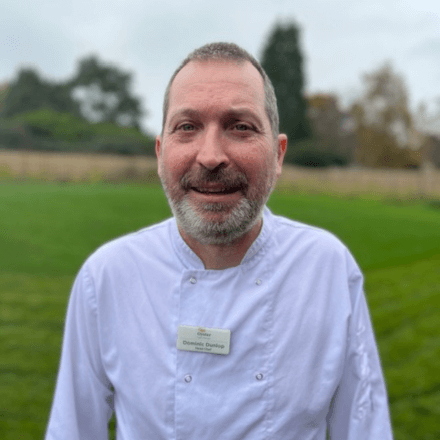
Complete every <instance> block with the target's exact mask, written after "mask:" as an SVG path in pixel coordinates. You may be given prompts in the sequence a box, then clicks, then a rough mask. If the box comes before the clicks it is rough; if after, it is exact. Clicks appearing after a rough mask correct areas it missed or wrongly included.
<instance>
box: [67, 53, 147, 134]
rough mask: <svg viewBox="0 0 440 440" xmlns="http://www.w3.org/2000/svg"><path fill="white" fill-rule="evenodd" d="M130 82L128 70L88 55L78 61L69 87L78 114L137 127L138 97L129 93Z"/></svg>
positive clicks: (100, 120) (95, 119)
mask: <svg viewBox="0 0 440 440" xmlns="http://www.w3.org/2000/svg"><path fill="white" fill-rule="evenodd" d="M131 81H132V77H131V74H130V73H126V72H123V71H121V70H119V69H118V68H116V67H114V66H111V65H107V64H104V63H102V62H101V61H100V60H98V58H97V57H95V56H90V57H88V58H84V59H82V60H80V62H79V64H78V70H77V73H76V75H75V76H74V78H73V79H72V81H71V83H70V87H71V91H72V96H73V98H74V99H75V100H76V102H77V103H78V104H79V106H80V109H81V110H80V111H81V114H82V116H83V117H85V118H86V119H88V120H89V121H91V122H111V123H117V124H119V125H123V126H127V127H136V128H139V124H140V118H141V116H142V114H143V111H142V110H141V103H140V100H139V99H138V98H136V97H134V96H132V94H131V92H130V87H131Z"/></svg>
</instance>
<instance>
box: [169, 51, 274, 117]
mask: <svg viewBox="0 0 440 440" xmlns="http://www.w3.org/2000/svg"><path fill="white" fill-rule="evenodd" d="M188 99H190V100H191V101H192V102H193V103H196V104H197V105H200V106H201V107H202V108H203V107H205V108H206V107H211V106H213V107H217V106H218V105H222V104H223V105H228V106H244V107H249V108H252V109H253V110H254V111H257V112H258V113H261V112H264V111H265V110H264V87H263V79H262V78H261V75H260V73H259V72H258V70H257V69H255V67H254V66H253V65H252V64H251V63H249V62H243V63H235V62H230V61H227V62H225V61H222V60H219V61H203V62H199V61H197V62H190V63H188V64H187V65H186V66H185V67H184V68H183V69H182V70H181V71H180V72H179V73H178V75H177V76H176V78H175V79H174V82H173V84H172V86H171V90H170V101H169V102H170V112H169V113H170V115H169V117H170V118H172V115H173V114H175V113H176V112H178V111H179V109H181V108H182V107H187V106H188Z"/></svg>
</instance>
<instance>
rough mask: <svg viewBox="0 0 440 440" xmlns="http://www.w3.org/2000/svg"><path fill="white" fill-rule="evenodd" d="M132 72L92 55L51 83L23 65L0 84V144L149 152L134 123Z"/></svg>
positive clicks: (147, 138)
mask: <svg viewBox="0 0 440 440" xmlns="http://www.w3.org/2000/svg"><path fill="white" fill-rule="evenodd" d="M131 84H132V74H131V73H127V72H124V71H123V70H121V69H119V68H117V67H115V66H112V65H110V64H106V63H104V62H102V61H101V60H99V59H98V58H97V57H96V56H90V57H86V58H84V59H82V60H80V61H79V63H78V66H77V70H76V72H75V74H74V75H73V77H72V78H70V79H68V80H66V81H64V82H59V83H56V82H51V81H48V80H46V79H44V78H42V77H41V76H40V75H39V73H38V72H37V71H36V70H35V69H31V68H24V69H21V70H20V71H19V72H18V75H17V78H16V79H15V80H14V81H12V83H11V84H9V85H8V86H7V87H3V89H0V146H3V147H6V148H13V149H27V150H41V151H81V152H102V153H117V154H150V155H151V154H154V139H153V137H152V136H151V135H148V134H145V133H143V132H142V131H141V128H140V119H141V117H142V116H143V115H144V114H145V111H144V110H143V109H142V105H141V100H140V98H138V97H136V96H134V95H133V93H132V92H131Z"/></svg>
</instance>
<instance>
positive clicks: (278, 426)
mask: <svg viewBox="0 0 440 440" xmlns="http://www.w3.org/2000/svg"><path fill="white" fill-rule="evenodd" d="M180 324H185V325H196V326H197V325H200V326H204V327H215V328H227V329H230V330H231V352H230V354H229V355H227V356H222V355H215V354H209V353H197V352H187V351H180V350H177V349H176V339H177V328H178V326H179V325H180ZM113 407H114V409H115V411H116V417H117V438H118V440H146V439H154V440H159V439H164V440H165V439H166V440H170V439H176V440H191V439H195V440H204V439H206V440H214V439H218V438H222V439H227V440H248V439H251V440H257V439H282V440H290V439H292V440H312V439H313V440H325V438H326V430H327V429H328V430H329V434H330V438H331V439H335V440H346V439H348V440H367V439H370V440H377V439H381V440H388V439H391V438H392V434H391V427H390V422H389V414H388V405H387V395H386V390H385V385H384V381H383V376H382V372H381V367H380V362H379V357H378V353H377V348H376V343H375V339H374V334H373V331H372V328H371V323H370V318H369V314H368V309H367V305H366V301H365V297H364V294H363V290H362V275H361V273H360V271H359V269H358V267H357V265H356V263H355V262H354V260H353V258H352V257H351V255H350V253H349V252H348V251H347V249H346V248H345V247H344V246H343V245H342V244H341V243H340V242H339V241H338V240H337V239H336V238H335V237H334V236H333V235H331V234H330V233H328V232H325V231H323V230H320V229H317V228H313V227H310V226H307V225H304V224H301V223H298V222H294V221H291V220H288V219H285V218H282V217H277V216H274V215H272V214H271V213H270V211H269V210H268V209H267V208H266V210H265V214H264V224H263V228H262V231H261V233H260V235H259V236H258V238H257V239H256V241H255V242H254V243H253V245H252V246H251V248H250V249H249V250H248V252H247V254H246V256H245V258H244V259H243V261H242V263H241V265H240V266H238V267H234V268H229V269H225V270H205V269H204V266H203V264H202V262H201V260H200V259H199V258H198V257H197V256H196V255H195V254H194V253H193V252H192V251H191V249H190V248H189V247H188V246H187V245H186V244H185V242H184V241H183V240H182V238H181V237H180V235H179V232H178V229H177V227H176V223H175V220H174V219H170V220H167V221H165V222H163V223H160V224H157V225H154V226H151V227H149V228H146V229H143V230H141V231H139V232H137V233H134V234H130V235H128V236H125V237H122V238H119V239H117V240H114V241H112V242H110V243H107V244H106V245H104V246H102V247H101V248H100V249H98V250H97V251H96V252H95V253H94V254H93V255H92V256H91V257H90V258H89V259H88V260H87V261H86V263H85V264H84V266H83V267H82V269H81V271H80V272H79V274H78V277H77V279H76V281H75V284H74V287H73V290H72V294H71V298H70V302H69V307H68V313H67V319H66V328H65V335H64V343H63V350H62V357H61V364H60V370H59V375H58V382H57V387H56V392H55V397H54V402H53V407H52V412H51V417H50V421H49V425H48V429H47V434H46V439H47V440H74V439H75V440H79V439H81V440H87V439H93V440H103V439H107V438H108V433H107V423H108V420H109V418H110V417H111V414H112V411H113Z"/></svg>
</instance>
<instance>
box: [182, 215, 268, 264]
mask: <svg viewBox="0 0 440 440" xmlns="http://www.w3.org/2000/svg"><path fill="white" fill-rule="evenodd" d="M262 224H263V222H262V220H260V221H259V222H258V223H257V224H256V225H255V226H254V227H253V228H252V229H251V230H250V231H249V232H247V233H246V234H244V235H242V236H241V237H239V238H238V239H237V240H235V241H233V242H231V243H226V244H208V245H205V244H201V243H200V242H198V241H197V240H196V239H194V238H193V237H191V236H190V235H188V234H186V233H185V231H183V230H182V229H181V228H180V227H179V232H180V235H181V236H182V238H183V239H184V241H185V242H186V244H187V245H188V246H189V247H190V248H191V249H192V250H193V252H194V253H195V254H196V255H197V256H198V257H199V258H200V259H201V260H202V262H203V264H204V266H205V269H217V270H220V269H227V268H228V267H235V266H238V265H239V264H240V263H241V262H242V260H243V258H244V256H245V255H246V252H247V251H248V249H249V248H250V247H251V245H252V243H253V242H254V241H255V239H256V238H257V237H258V234H259V233H260V230H261V226H262Z"/></svg>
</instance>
